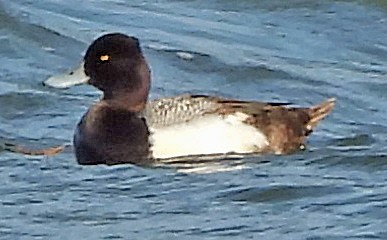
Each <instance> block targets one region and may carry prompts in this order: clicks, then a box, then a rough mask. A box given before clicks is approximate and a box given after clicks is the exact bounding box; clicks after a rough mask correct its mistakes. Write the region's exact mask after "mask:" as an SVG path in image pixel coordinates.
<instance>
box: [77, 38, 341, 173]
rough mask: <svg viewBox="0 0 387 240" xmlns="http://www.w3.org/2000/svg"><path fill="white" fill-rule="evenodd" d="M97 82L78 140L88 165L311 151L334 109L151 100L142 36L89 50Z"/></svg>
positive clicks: (197, 98) (88, 66)
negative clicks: (317, 130) (309, 141)
mask: <svg viewBox="0 0 387 240" xmlns="http://www.w3.org/2000/svg"><path fill="white" fill-rule="evenodd" d="M84 61H85V64H84V70H85V73H86V75H87V76H88V77H89V78H90V80H89V83H90V84H91V85H93V86H95V87H97V88H99V89H100V90H102V91H103V92H104V96H103V98H102V100H101V101H100V102H98V103H96V104H95V105H93V106H92V107H91V108H90V109H89V110H88V112H87V113H86V114H85V115H84V116H83V117H82V119H81V121H80V123H79V124H78V127H77V130H76V134H75V137H74V145H75V152H76V157H77V160H78V162H79V163H80V164H109V165H110V164H119V163H135V164H147V163H152V162H154V161H158V160H163V159H170V158H179V157H184V156H196V155H201V156H203V155H209V156H212V155H224V156H227V154H251V153H274V154H286V153H291V152H294V151H296V150H298V149H300V148H304V142H305V139H306V136H308V135H309V133H311V132H312V129H313V127H314V126H315V125H316V124H317V123H318V122H319V121H320V120H321V119H322V118H324V117H325V116H326V115H328V113H329V112H330V111H331V110H332V108H333V107H334V100H333V99H330V100H328V101H326V102H324V103H322V104H320V105H317V106H314V107H311V108H288V107H286V106H283V105H281V104H270V103H261V102H256V101H239V100H234V99H225V98H220V97H213V96H203V95H181V96H177V97H171V98H163V99H159V100H153V101H148V94H149V88H150V70H149V67H148V65H147V63H146V61H145V58H144V57H143V55H142V52H141V49H140V46H139V43H138V40H137V39H136V38H134V37H128V36H126V35H123V34H108V35H104V36H102V37H100V38H98V39H97V40H96V41H94V42H93V44H92V45H91V46H90V47H89V49H88V50H87V52H86V55H85V59H84Z"/></svg>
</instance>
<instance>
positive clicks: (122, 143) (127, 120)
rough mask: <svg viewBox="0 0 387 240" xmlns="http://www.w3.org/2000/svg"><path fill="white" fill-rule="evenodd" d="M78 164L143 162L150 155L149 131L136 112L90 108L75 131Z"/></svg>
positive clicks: (144, 162) (143, 120)
mask: <svg viewBox="0 0 387 240" xmlns="http://www.w3.org/2000/svg"><path fill="white" fill-rule="evenodd" d="M74 146H75V155H76V158H77V161H78V163H79V164H82V165H94V164H108V165H114V164H123V163H133V164H139V165H145V164H149V163H151V159H149V155H150V154H149V146H150V145H149V131H148V127H147V125H146V122H145V119H143V118H141V117H139V116H138V114H137V113H133V112H128V111H124V110H115V109H110V108H104V109H100V110H98V111H92V110H90V111H89V112H87V113H86V114H85V115H84V116H83V117H82V119H81V121H80V122H79V124H78V127H77V130H76V132H75V135H74Z"/></svg>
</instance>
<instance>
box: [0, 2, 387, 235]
mask: <svg viewBox="0 0 387 240" xmlns="http://www.w3.org/2000/svg"><path fill="white" fill-rule="evenodd" d="M291 2H292V3H289V1H280V0H278V1H268V0H267V1H248V0H244V1H216V0H212V1H204V0H196V1H183V0H181V1H167V0H159V1H120V0H114V1H73V0H70V1H53V0H52V1H48V0H47V1H46V0H45V1H43V0H42V1H27V0H26V1H22V0H12V1H11V0H9V1H6V0H3V1H1V2H0V60H1V64H0V137H1V141H2V142H4V141H14V142H19V143H23V144H26V145H34V146H38V147H39V146H51V145H56V144H61V143H64V142H65V143H71V139H72V134H73V130H74V127H75V125H76V123H77V122H78V120H79V119H80V117H81V115H82V114H83V113H84V112H85V111H86V109H87V108H88V106H89V105H90V104H91V103H92V102H94V101H95V100H97V99H98V97H99V93H98V92H97V91H95V90H94V89H93V88H91V87H86V86H80V87H75V88H72V89H68V90H62V91H58V90H53V89H49V88H46V87H43V86H42V85H41V81H42V80H44V79H45V78H47V77H48V76H50V75H53V74H57V73H61V72H63V71H65V70H67V69H69V68H71V67H73V66H75V65H77V63H79V61H80V60H81V57H82V54H83V52H84V51H85V49H86V47H87V45H88V44H89V43H90V42H91V41H92V40H93V39H94V38H95V37H97V36H99V35H101V34H103V33H106V32H114V31H120V32H124V33H127V34H131V35H135V36H137V37H139V38H140V39H141V40H142V46H143V48H144V51H145V54H146V57H147V59H148V60H149V62H150V65H151V67H152V72H153V86H152V97H153V98H155V97H163V96H170V95H175V94H179V93H183V92H191V93H207V94H218V95H223V96H229V97H235V98H243V99H257V100H263V101H281V102H283V101H286V102H291V103H295V104H297V105H309V104H313V103H318V102H320V101H322V100H324V99H325V98H328V97H332V96H333V97H336V98H337V101H338V104H337V107H336V108H335V110H334V112H333V114H332V115H331V116H330V117H328V118H327V119H326V120H324V121H323V122H322V124H321V125H320V126H319V127H318V128H317V129H316V132H315V133H314V134H313V135H312V136H311V137H310V139H309V147H308V149H307V150H306V151H304V152H300V153H297V154H294V155H290V156H261V157H256V158H247V159H244V160H239V161H237V162H233V161H228V162H222V163H207V164H203V165H198V166H197V165H196V166H167V167H165V168H153V169H152V168H140V167H136V166H131V165H122V166H114V167H107V166H93V167H82V166H79V165H77V164H76V162H75V159H74V156H73V154H72V153H71V152H70V151H67V152H64V153H62V154H59V155H57V156H55V157H48V158H47V157H27V156H22V155H18V154H14V153H9V152H6V151H2V152H0V181H1V186H0V196H1V197H0V239H310V240H311V239H387V230H386V229H387V228H386V226H387V218H386V216H387V207H386V206H387V147H386V139H387V110H386V103H385V101H386V100H387V97H386V96H387V95H386V94H385V92H386V91H387V76H386V75H387V4H386V3H385V1H306V0H304V1H301V0H297V1H291Z"/></svg>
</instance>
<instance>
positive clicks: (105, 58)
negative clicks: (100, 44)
mask: <svg viewBox="0 0 387 240" xmlns="http://www.w3.org/2000/svg"><path fill="white" fill-rule="evenodd" d="M109 58H110V56H109V55H102V56H100V57H99V59H100V60H101V61H103V62H104V61H107V60H109Z"/></svg>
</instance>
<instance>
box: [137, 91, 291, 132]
mask: <svg viewBox="0 0 387 240" xmlns="http://www.w3.org/2000/svg"><path fill="white" fill-rule="evenodd" d="M288 104H289V103H262V102H255V101H254V102H250V101H239V100H233V99H227V98H220V97H213V96H207V95H180V96H176V97H170V98H162V99H156V100H152V101H149V102H148V104H147V106H146V108H145V110H144V111H143V115H144V117H145V118H146V120H147V123H148V125H149V126H152V127H166V126H169V125H173V124H179V123H183V122H189V121H191V120H194V119H197V118H200V117H203V116H205V115H208V114H220V115H224V114H227V113H235V112H243V113H246V114H249V113H250V112H255V113H256V112H259V111H260V110H263V109H265V108H267V107H278V106H284V105H288Z"/></svg>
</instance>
